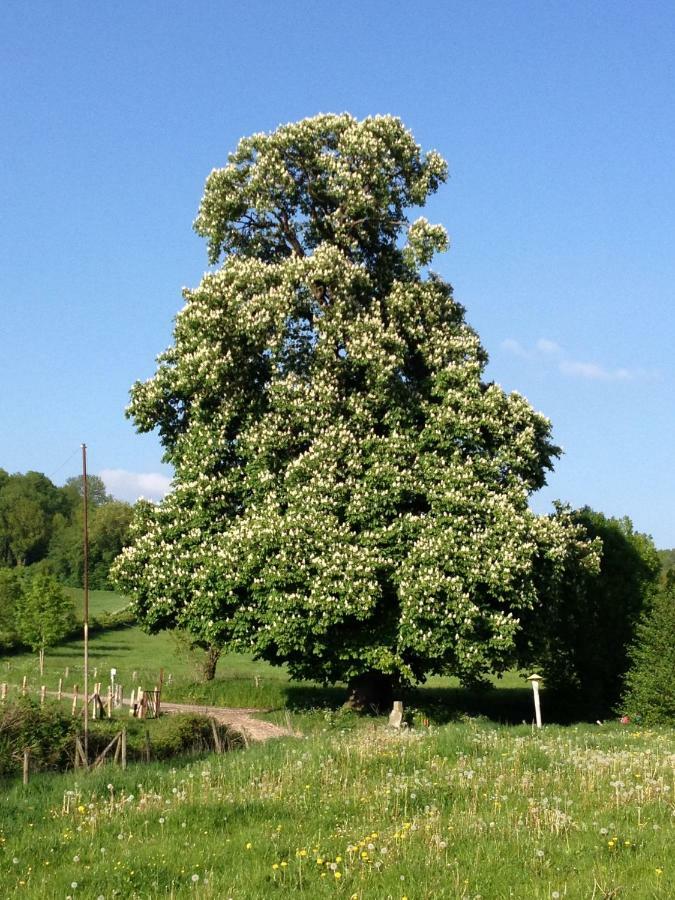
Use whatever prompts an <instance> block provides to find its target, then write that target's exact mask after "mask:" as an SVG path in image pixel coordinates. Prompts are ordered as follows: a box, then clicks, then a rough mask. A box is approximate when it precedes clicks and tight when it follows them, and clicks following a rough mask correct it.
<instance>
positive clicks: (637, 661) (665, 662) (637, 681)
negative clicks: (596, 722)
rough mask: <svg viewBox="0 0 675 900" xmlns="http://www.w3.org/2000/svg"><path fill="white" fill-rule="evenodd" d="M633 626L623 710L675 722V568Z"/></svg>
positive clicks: (649, 721) (652, 720)
mask: <svg viewBox="0 0 675 900" xmlns="http://www.w3.org/2000/svg"><path fill="white" fill-rule="evenodd" d="M668 574H669V577H668V579H667V581H666V585H665V587H664V588H663V589H662V590H661V591H659V593H658V594H657V596H656V597H655V599H654V603H653V605H652V608H651V609H650V610H649V612H648V613H647V614H646V615H645V617H644V619H643V620H642V622H641V623H640V625H639V626H638V628H637V640H636V642H635V644H634V645H633V647H632V649H631V652H630V656H631V660H632V666H631V668H630V669H629V670H628V673H627V675H626V691H625V694H624V697H623V704H622V709H623V712H625V713H627V714H628V715H630V716H640V717H641V719H642V721H643V722H644V723H645V724H647V725H658V724H668V723H673V722H675V570H673V571H671V572H670V573H668Z"/></svg>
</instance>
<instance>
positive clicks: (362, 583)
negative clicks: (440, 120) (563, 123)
mask: <svg viewBox="0 0 675 900" xmlns="http://www.w3.org/2000/svg"><path fill="white" fill-rule="evenodd" d="M445 178H446V164H445V162H444V161H443V160H442V159H441V157H440V156H439V155H438V154H437V153H435V152H431V153H427V154H424V153H423V152H422V151H421V149H420V147H419V146H418V145H417V144H416V143H415V141H414V139H413V137H412V135H411V134H410V133H409V132H408V131H407V130H406V129H405V128H404V126H403V125H402V123H401V122H400V121H399V120H398V119H395V118H392V117H390V116H384V117H375V118H369V119H365V120H364V121H362V122H359V121H356V120H355V119H354V118H352V117H351V116H349V115H341V116H317V117H316V118H313V119H306V120H304V121H302V122H299V123H297V124H294V125H288V126H284V127H282V128H279V129H278V130H277V131H275V132H273V133H272V134H257V135H254V136H253V137H251V138H248V139H246V140H243V141H242V142H241V143H240V145H239V147H238V148H237V150H236V152H235V153H234V154H232V156H231V157H230V160H229V163H228V165H227V166H225V168H223V169H218V170H215V171H214V172H213V173H212V174H211V175H210V176H209V179H208V181H207V184H206V191H205V194H204V197H203V200H202V204H201V207H200V211H199V216H198V218H197V221H196V228H197V231H198V232H199V234H201V235H203V236H204V237H206V238H207V239H208V241H209V256H210V260H211V262H212V263H216V262H217V261H221V260H222V265H221V268H220V269H219V270H218V271H214V272H210V273H208V274H207V275H206V276H205V277H204V279H203V281H202V282H201V284H200V285H199V287H198V288H197V289H196V290H189V291H186V293H185V300H186V304H185V307H184V308H183V310H182V311H181V312H180V313H179V315H178V316H177V319H176V326H175V333H174V337H175V343H174V346H173V347H171V348H170V349H169V350H168V351H167V352H166V353H164V354H163V355H162V356H161V357H160V360H159V367H158V370H157V373H156V375H155V376H154V378H151V379H150V380H148V381H146V382H143V383H137V384H136V385H135V386H134V387H133V390H132V399H131V405H130V408H129V414H130V415H131V416H132V417H133V418H134V420H135V423H136V425H137V427H138V429H139V430H140V431H149V430H152V429H155V428H157V429H159V432H160V435H161V439H162V442H163V444H164V449H165V455H166V458H167V460H169V461H170V462H171V463H172V464H173V466H174V469H175V481H174V485H175V487H174V490H173V492H172V493H171V494H170V495H169V496H168V497H167V498H166V499H165V500H164V502H163V503H162V504H160V505H159V506H156V507H155V506H152V505H150V504H143V505H139V507H138V510H137V513H136V517H135V521H134V524H133V526H132V535H133V544H132V546H131V547H130V548H128V549H127V550H125V551H124V553H123V554H122V556H121V557H120V560H119V562H118V563H117V564H116V568H115V573H116V578H117V583H118V585H119V586H120V589H121V590H123V591H124V592H125V593H127V594H129V595H130V596H132V597H133V598H134V601H135V603H136V608H137V610H138V613H139V616H140V617H141V619H142V620H143V622H144V623H145V625H146V627H147V628H149V629H151V630H159V629H162V628H171V627H179V628H184V629H187V630H189V631H191V632H192V633H193V634H194V635H195V636H196V637H198V638H200V639H202V640H204V641H205V642H207V643H209V644H214V645H216V646H228V647H234V648H239V649H247V650H251V651H253V652H254V653H255V654H256V655H257V656H259V657H262V658H264V659H266V660H269V661H271V662H273V663H275V664H280V663H285V664H287V665H288V668H289V671H290V672H291V674H292V675H293V676H294V677H298V678H319V679H321V680H324V681H327V682H335V681H339V680H355V679H357V678H359V677H360V676H364V675H368V674H369V673H372V674H373V677H374V676H375V675H376V674H377V673H379V674H380V675H384V676H386V677H387V678H388V679H390V680H401V681H414V680H417V679H420V678H423V677H424V676H426V675H427V674H429V673H432V672H456V673H458V674H460V675H461V676H462V677H465V678H467V679H471V678H477V677H479V676H480V675H481V674H483V673H485V672H486V671H489V670H491V669H494V670H503V669H505V668H506V667H507V666H508V665H509V664H510V663H511V661H512V659H513V657H514V653H515V638H516V635H517V634H518V632H519V617H520V616H521V615H522V614H523V613H524V612H525V611H527V610H529V609H531V608H532V607H533V606H534V605H536V603H537V602H538V599H537V591H536V572H537V570H538V569H539V568H540V566H541V564H542V560H548V562H549V566H548V570H549V572H550V575H551V578H555V577H556V575H557V574H558V573H560V572H561V571H562V568H563V566H564V563H565V560H566V559H567V554H568V545H569V544H570V542H572V543H573V544H575V546H576V542H577V539H576V534H575V532H574V529H573V528H570V527H569V526H568V523H565V522H564V521H563V520H562V517H559V518H556V519H547V518H542V517H537V516H535V515H534V514H533V513H532V512H531V511H530V510H529V508H528V503H527V498H528V495H529V494H531V493H532V491H534V490H536V489H537V488H539V487H541V485H543V483H544V480H545V473H546V471H547V470H548V469H550V468H551V467H552V462H553V459H554V458H555V457H556V456H557V454H558V448H556V447H555V446H554V445H553V444H552V443H551V439H550V423H549V422H548V420H547V419H546V418H544V417H543V416H542V415H540V414H539V413H537V412H535V411H534V410H533V409H532V407H531V406H530V405H529V404H528V403H527V401H526V400H525V399H524V398H523V397H522V396H520V395H518V394H515V393H513V394H508V395H507V394H505V393H504V391H503V390H502V389H501V388H500V387H499V386H497V385H495V384H492V383H486V382H485V381H483V380H482V377H483V372H484V367H485V365H486V362H487V354H486V352H485V350H484V349H483V347H482V346H481V344H480V341H479V339H478V336H477V335H476V333H475V332H474V331H473V330H472V329H471V327H470V326H469V325H468V324H467V323H466V321H465V318H464V310H463V308H462V307H461V306H460V305H459V304H458V303H457V302H456V301H455V300H454V299H453V295H452V289H451V287H450V286H449V285H448V284H446V283H445V282H444V281H442V280H441V279H440V278H438V277H437V276H435V275H430V274H428V272H427V270H426V268H425V267H426V265H427V264H428V263H429V262H430V261H431V258H432V255H433V253H434V252H436V251H439V250H442V249H444V248H445V246H446V244H447V238H446V235H445V231H444V229H443V228H442V227H440V226H432V225H430V224H429V223H428V222H427V221H426V220H425V219H423V218H418V219H417V220H416V221H415V222H413V223H412V224H410V222H409V219H408V215H407V212H408V210H409V209H410V208H411V207H414V206H420V205H423V204H424V203H425V201H426V199H427V198H428V196H429V195H430V194H432V193H433V192H434V191H435V190H436V189H437V188H438V186H439V185H440V184H441V183H442V182H443V181H444V180H445ZM576 558H577V556H575V559H576Z"/></svg>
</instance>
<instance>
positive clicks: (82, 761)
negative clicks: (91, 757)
mask: <svg viewBox="0 0 675 900" xmlns="http://www.w3.org/2000/svg"><path fill="white" fill-rule="evenodd" d="M80 766H84V768H85V769H86V768H87V767H88V766H87V757H86V756H85V755H84V748H83V747H82V741H81V740H80V739H79V737H76V738H75V768H76V769H79V768H80Z"/></svg>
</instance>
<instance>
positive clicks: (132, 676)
mask: <svg viewBox="0 0 675 900" xmlns="http://www.w3.org/2000/svg"><path fill="white" fill-rule="evenodd" d="M137 677H138V672H132V673H131V680H132V681H136V678H137Z"/></svg>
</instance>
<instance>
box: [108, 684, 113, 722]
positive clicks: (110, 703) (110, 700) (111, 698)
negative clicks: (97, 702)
mask: <svg viewBox="0 0 675 900" xmlns="http://www.w3.org/2000/svg"><path fill="white" fill-rule="evenodd" d="M112 694H113V692H112V685H110V684H109V685H108V718H109V719H112V710H113V697H112Z"/></svg>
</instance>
